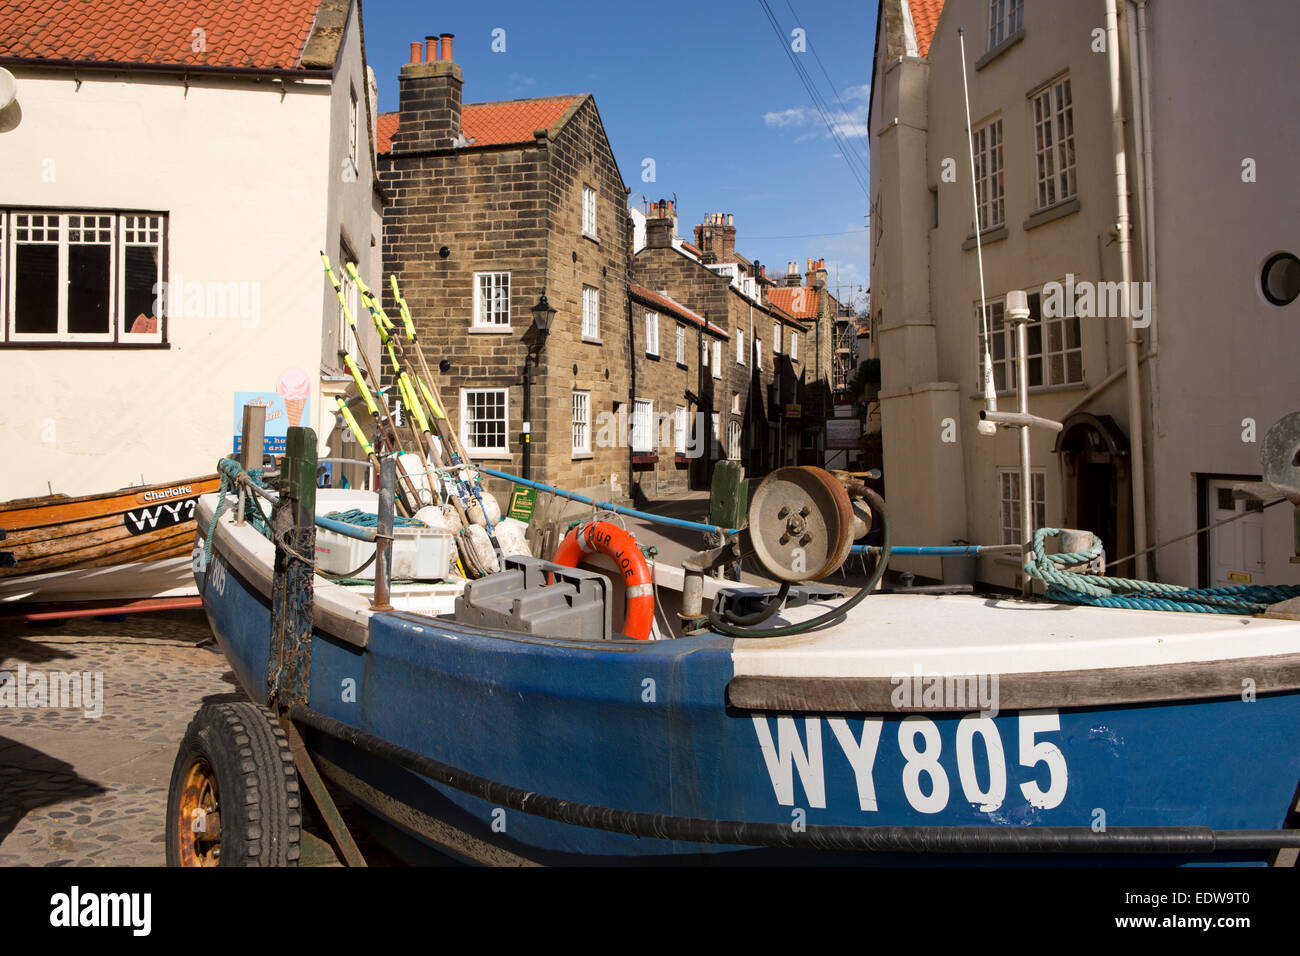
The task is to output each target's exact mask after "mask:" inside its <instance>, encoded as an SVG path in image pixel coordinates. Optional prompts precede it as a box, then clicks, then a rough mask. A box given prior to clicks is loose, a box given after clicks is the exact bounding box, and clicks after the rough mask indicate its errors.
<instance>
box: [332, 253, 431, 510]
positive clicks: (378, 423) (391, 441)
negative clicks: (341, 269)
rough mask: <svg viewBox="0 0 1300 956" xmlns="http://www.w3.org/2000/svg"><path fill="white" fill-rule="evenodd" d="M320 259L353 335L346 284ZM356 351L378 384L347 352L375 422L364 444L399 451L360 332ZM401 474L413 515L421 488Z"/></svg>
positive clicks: (354, 327) (349, 365) (401, 470)
mask: <svg viewBox="0 0 1300 956" xmlns="http://www.w3.org/2000/svg"><path fill="white" fill-rule="evenodd" d="M320 259H321V264H322V265H323V266H324V267H325V275H326V277H327V278H328V279H329V282H330V285H331V286H333V288H334V294H335V296H336V297H337V298H338V300H339V307H340V308H341V309H342V310H343V315H344V317H345V318H346V319H347V323H348V326H349V327H350V328H351V329H352V332H353V334H354V335H356V334H357V320H356V317H355V316H353V314H352V310H351V309H350V308H349V307H348V303H347V297H346V296H345V295H344V294H343V284H342V283H341V282H340V281H339V279H338V276H336V275H335V274H334V267H333V265H332V264H331V263H330V259H329V256H327V255H326V254H325V253H324V252H321V254H320ZM357 351H358V352H360V353H361V361H362V362H363V363H364V364H365V367H366V376H367V377H369V379H370V380H371V381H372V382H374V383H375V384H374V388H373V391H372V389H371V387H369V386H368V385H367V383H366V381H365V378H363V376H362V374H361V369H360V368H358V367H357V363H356V359H354V358H353V357H352V354H351V353H350V352H346V351H345V352H344V358H343V364H344V365H345V366H346V367H347V369H348V372H349V373H350V374H351V376H352V380H353V381H354V382H355V383H356V385H357V390H358V391H359V392H360V393H361V397H362V398H363V399H364V400H365V403H366V409H367V410H368V411H369V412H370V414H371V416H372V418H373V421H374V426H375V441H374V442H370V441H367V442H365V445H366V446H368V447H371V448H374V446H375V444H376V443H378V442H379V441H381V440H385V441H386V442H387V444H388V445H389V446H390V448H391V450H393V451H397V452H400V451H401V450H402V447H401V442H400V440H399V438H398V431H397V423H396V422H394V421H393V418H392V416H391V415H390V414H389V411H388V403H387V402H385V401H383V399H382V397H380V400H379V401H378V402H376V401H375V398H376V397H378V396H379V379H378V377H377V376H376V375H375V374H374V370H373V368H372V367H371V365H370V358H369V356H367V355H366V351H365V349H363V348H361V339H360V336H359V335H358V337H357ZM381 412H382V418H381ZM346 417H348V418H351V412H350V411H349V413H348V416H346ZM355 421H356V420H355V418H351V422H350V423H349V427H351V423H352V422H355ZM384 424H386V425H387V426H388V434H387V435H385V432H384V428H383V425H384ZM357 433H358V429H356V428H353V434H354V435H355V434H357ZM378 457H379V456H378V452H376V453H375V461H374V462H373V463H372V464H373V465H374V466H375V467H378ZM399 465H400V461H399ZM398 474H399V475H400V476H401V477H402V478H403V479H404V481H405V488H404V494H403V500H402V504H403V507H404V508H405V509H406V511H407V515H408V516H409V515H413V514H415V512H416V511H418V510H419V509H420V507H421V505H422V502H421V500H420V490H419V488H418V487H417V486H416V484H415V481H414V479H413V478H411V476H410V475H409V474H407V473H406V469H404V468H400V467H399V468H398ZM430 487H432V482H430Z"/></svg>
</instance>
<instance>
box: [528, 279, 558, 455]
mask: <svg viewBox="0 0 1300 956" xmlns="http://www.w3.org/2000/svg"><path fill="white" fill-rule="evenodd" d="M529 311H530V312H532V313H533V327H532V330H531V331H532V333H533V342H532V344H530V345H528V351H527V352H525V353H524V477H525V478H532V458H533V456H532V451H533V445H532V431H533V423H532V417H533V411H532V409H533V376H534V375H535V374H536V373H537V366H538V365H539V364H540V362H541V357H542V349H544V348H545V347H546V337H547V336H548V335H550V333H551V323H552V322H554V321H555V309H553V308H551V303H549V302H547V301H546V291H545V290H542V295H541V298H539V299H538V300H537V304H536V305H535V306H533V307H532V309H530V310H529Z"/></svg>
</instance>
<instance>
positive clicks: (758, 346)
mask: <svg viewBox="0 0 1300 956" xmlns="http://www.w3.org/2000/svg"><path fill="white" fill-rule="evenodd" d="M754 368H756V369H758V370H759V371H760V372H761V371H763V340H762V339H758V338H756V339H754Z"/></svg>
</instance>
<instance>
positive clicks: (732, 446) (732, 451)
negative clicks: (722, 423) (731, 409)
mask: <svg viewBox="0 0 1300 956" xmlns="http://www.w3.org/2000/svg"><path fill="white" fill-rule="evenodd" d="M743 432H744V428H743V427H742V426H741V424H740V422H739V421H736V420H735V419H729V420H728V421H727V457H728V458H730V459H731V460H732V461H739V460H740V451H741V449H740V438H741V435H742V433H743Z"/></svg>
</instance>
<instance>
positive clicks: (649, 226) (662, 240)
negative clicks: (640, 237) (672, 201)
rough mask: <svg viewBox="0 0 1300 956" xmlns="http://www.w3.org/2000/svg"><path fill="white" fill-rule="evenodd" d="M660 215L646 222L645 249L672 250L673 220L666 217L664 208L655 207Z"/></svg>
mask: <svg viewBox="0 0 1300 956" xmlns="http://www.w3.org/2000/svg"><path fill="white" fill-rule="evenodd" d="M654 208H655V210H656V211H657V212H658V213H659V215H657V216H651V217H650V218H649V219H647V220H646V221H645V247H646V248H647V249H671V248H672V247H673V233H674V232H676V230H675V229H673V220H672V219H671V218H669V217H668V216H665V215H664V206H663V205H659V206H656V207H654Z"/></svg>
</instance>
